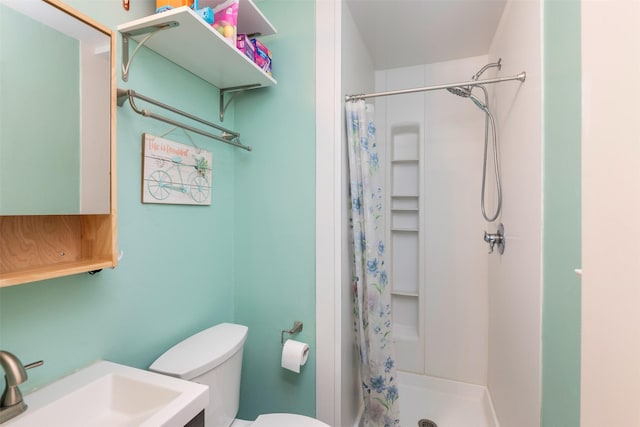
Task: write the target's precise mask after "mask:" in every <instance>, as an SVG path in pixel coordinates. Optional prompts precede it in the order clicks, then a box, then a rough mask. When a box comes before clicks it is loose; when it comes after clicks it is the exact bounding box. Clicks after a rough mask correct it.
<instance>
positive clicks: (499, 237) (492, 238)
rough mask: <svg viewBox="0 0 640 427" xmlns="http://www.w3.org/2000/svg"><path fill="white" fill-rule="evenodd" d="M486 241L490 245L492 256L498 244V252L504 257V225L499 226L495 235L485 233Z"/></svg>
mask: <svg viewBox="0 0 640 427" xmlns="http://www.w3.org/2000/svg"><path fill="white" fill-rule="evenodd" d="M484 241H485V242H487V243H488V244H489V253H490V254H492V253H493V247H494V246H495V245H496V244H497V245H498V252H500V255H502V254H503V253H504V243H505V238H504V225H502V224H500V225H499V226H498V231H496V232H495V233H487V232H486V231H485V232H484Z"/></svg>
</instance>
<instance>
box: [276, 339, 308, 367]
mask: <svg viewBox="0 0 640 427" xmlns="http://www.w3.org/2000/svg"><path fill="white" fill-rule="evenodd" d="M308 357H309V344H306V343H303V342H300V341H296V340H287V341H285V343H284V346H283V347H282V367H283V368H284V369H288V370H290V371H293V372H295V373H296V374H299V373H300V366H303V365H304V364H305V363H307V358H308Z"/></svg>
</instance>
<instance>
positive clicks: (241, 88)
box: [220, 83, 260, 122]
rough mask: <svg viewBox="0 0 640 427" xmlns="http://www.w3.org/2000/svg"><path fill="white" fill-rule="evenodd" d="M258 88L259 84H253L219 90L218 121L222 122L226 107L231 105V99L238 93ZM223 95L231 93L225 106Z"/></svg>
mask: <svg viewBox="0 0 640 427" xmlns="http://www.w3.org/2000/svg"><path fill="white" fill-rule="evenodd" d="M257 87H260V84H258V83H253V84H250V85H243V86H233V87H227V88H224V89H220V121H221V122H224V112H225V111H227V107H228V106H229V104H230V103H231V101H232V100H233V98H234V97H235V96H236V95H238V94H239V93H242V92H244V91H245V90H247V89H254V88H257ZM225 93H231V96H230V97H229V99H228V100H227V102H226V104H225V102H224V94H225Z"/></svg>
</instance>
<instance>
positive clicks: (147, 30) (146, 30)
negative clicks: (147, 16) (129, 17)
mask: <svg viewBox="0 0 640 427" xmlns="http://www.w3.org/2000/svg"><path fill="white" fill-rule="evenodd" d="M178 25H180V23H178V22H176V21H170V22H165V23H164V24H158V25H150V26H148V27H143V28H139V29H137V30H133V31H129V32H126V33H122V80H123V81H125V82H126V81H129V68H130V67H131V62H133V58H134V57H135V56H136V53H138V49H140V48H141V47H142V46H144V44H145V42H146V41H147V40H149V39H150V38H151V37H152V36H153V35H154V34H157V33H158V32H159V31H162V30H166V29H169V28H174V27H177V26H178ZM143 34H146V35H147V36H146V37H145V38H143V39H142V40H140V43H138V46H136V48H135V49H134V50H133V53H132V54H131V57H129V39H130V38H131V37H134V36H140V35H143Z"/></svg>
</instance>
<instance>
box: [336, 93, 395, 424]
mask: <svg viewBox="0 0 640 427" xmlns="http://www.w3.org/2000/svg"><path fill="white" fill-rule="evenodd" d="M346 115H347V139H348V141H347V142H348V145H349V175H350V183H351V184H350V189H351V218H352V231H353V235H352V237H353V258H354V259H353V262H354V274H353V298H354V304H353V306H354V316H355V325H354V327H355V333H356V343H357V348H358V352H359V355H360V377H361V379H362V391H363V397H364V425H365V426H372V427H387V426H389V427H391V426H400V415H399V404H398V387H397V384H396V382H397V376H396V369H395V360H394V356H393V341H392V337H391V289H390V288H391V286H390V284H389V278H388V276H387V271H386V264H385V258H386V254H385V245H384V223H383V222H382V213H383V205H382V202H383V194H382V186H381V181H382V180H383V179H384V177H383V176H381V174H380V172H379V163H378V162H379V159H378V151H377V150H378V147H377V145H376V138H375V137H376V129H375V126H374V123H373V117H372V116H373V106H370V105H365V102H364V101H363V100H360V101H350V102H347V103H346Z"/></svg>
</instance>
